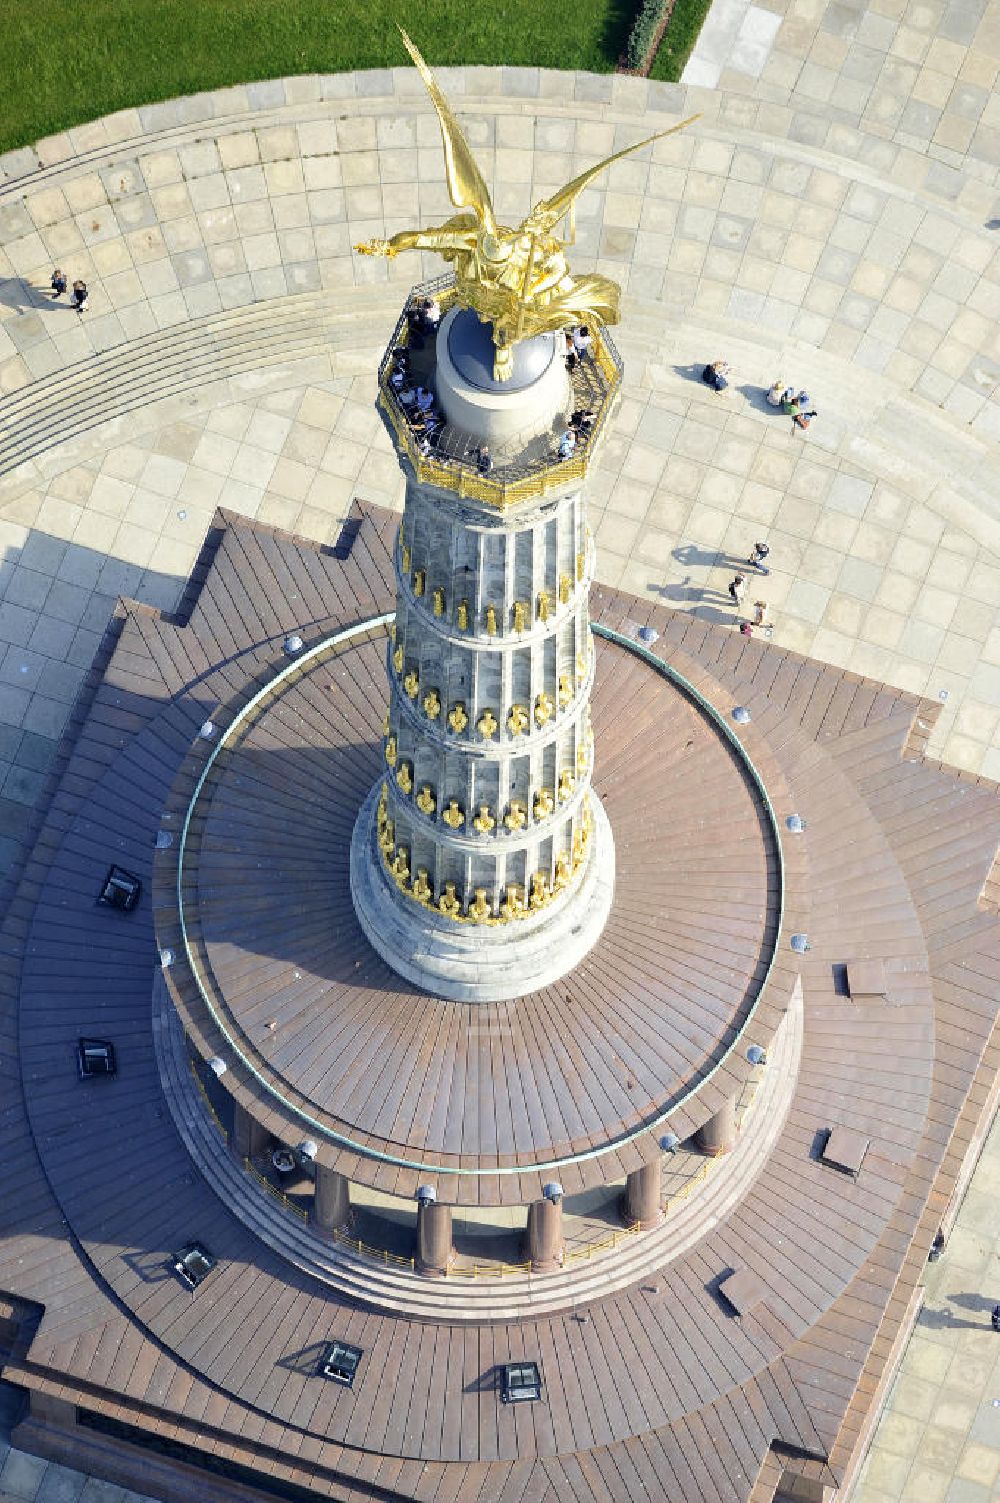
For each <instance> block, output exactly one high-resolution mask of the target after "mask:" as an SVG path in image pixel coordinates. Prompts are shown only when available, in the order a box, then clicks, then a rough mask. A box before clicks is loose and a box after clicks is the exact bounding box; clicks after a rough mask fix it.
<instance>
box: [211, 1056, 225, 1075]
mask: <svg viewBox="0 0 1000 1503" xmlns="http://www.w3.org/2000/svg"><path fill="white" fill-rule="evenodd" d="M208 1068H209V1069H210V1070H211V1072H212V1074H213V1075H214V1076H215V1077H216V1079H218V1077H219V1076H220V1075H225V1073H226V1069H227V1066H226V1061H225V1060H224V1059H220V1058H219V1056H218V1055H217V1054H213V1055H212V1058H211V1059H210V1060H209V1062H208Z"/></svg>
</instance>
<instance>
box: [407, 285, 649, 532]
mask: <svg viewBox="0 0 1000 1503" xmlns="http://www.w3.org/2000/svg"><path fill="white" fill-rule="evenodd" d="M428 292H430V293H432V294H433V295H434V296H435V297H436V298H437V300H438V302H439V303H440V305H441V311H442V313H444V312H445V311H446V310H447V309H448V308H449V307H450V306H451V304H452V303H453V302H454V301H455V297H456V292H455V284H454V279H453V278H451V277H443V278H439V279H438V280H436V281H434V282H428V283H425V284H421V285H420V286H417V287H415V288H414V289H413V291H412V293H411V295H410V297H409V298H408V299H407V302H406V307H405V308H404V310H403V312H402V314H401V315H400V318H399V320H398V322H397V324H396V328H395V330H394V332H393V336H392V338H391V339H390V341H389V344H388V348H387V353H386V356H385V358H384V359H383V361H382V365H381V368H380V370H379V383H378V384H379V394H380V397H381V400H382V407H383V410H384V411H385V412H386V413H387V414H388V416H389V420H390V422H391V423H392V426H393V428H394V429H395V432H396V437H397V438H398V440H399V444H400V447H401V448H402V450H403V451H404V453H405V454H406V457H407V459H408V460H409V462H410V464H411V465H412V467H413V470H414V473H415V474H416V477H417V479H418V480H419V481H420V483H421V484H422V485H436V486H438V487H439V488H440V489H441V490H446V491H453V492H454V493H455V494H456V495H457V496H459V497H461V498H462V499H463V500H469V501H481V502H483V503H484V504H485V505H486V506H495V507H496V508H497V510H499V511H505V510H506V509H507V508H508V507H510V506H517V505H518V503H519V502H521V501H530V500H532V499H534V498H535V497H538V496H546V495H548V493H549V492H550V491H552V490H554V489H556V487H557V486H564V485H567V484H570V483H574V482H582V481H583V480H584V479H585V477H586V474H587V463H588V459H587V456H588V454H589V453H590V451H591V450H592V449H593V448H594V444H595V442H596V440H597V438H598V436H599V434H600V433H601V431H602V429H603V428H604V424H605V422H606V420H607V419H608V417H609V416H610V414H611V409H612V407H613V406H614V402H615V399H616V397H617V395H618V390H619V387H620V385H621V372H622V364H621V358H620V356H619V355H618V352H617V350H616V349H615V348H614V345H613V344H612V342H611V339H610V336H609V335H608V333H607V331H606V330H605V329H603V328H600V327H597V326H595V328H594V330H593V343H592V345H591V350H590V354H591V359H592V360H593V363H594V364H595V365H596V367H597V369H598V370H599V371H600V373H601V376H602V377H603V379H604V395H603V398H602V400H601V403H600V406H599V408H598V409H597V415H596V418H595V420H594V425H593V429H592V430H591V434H590V437H589V438H588V440H587V444H586V447H585V449H584V451H583V453H577V454H574V455H573V456H572V457H571V458H569V459H553V460H551V461H550V462H544V461H539V462H537V463H535V464H533V465H532V466H531V468H530V469H529V470H527V472H526V473H524V474H521V475H518V476H516V477H515V478H513V479H511V480H498V479H496V478H494V476H493V475H483V474H481V473H480V471H479V469H478V468H477V466H476V465H475V464H474V463H471V462H469V461H468V460H466V459H462V458H456V459H450V460H441V459H436V458H434V457H433V456H432V455H431V456H428V455H424V454H421V453H420V451H419V449H418V448H417V445H416V441H415V439H414V437H413V434H412V433H411V431H410V426H409V424H408V422H407V421H406V417H405V415H404V414H403V412H402V410H401V408H400V405H399V402H398V401H397V398H396V393H395V391H394V390H393V388H392V386H391V384H390V380H389V377H390V375H391V373H392V358H391V357H392V351H393V350H395V349H397V348H398V347H399V346H400V345H402V346H404V347H405V346H406V344H407V343H408V342H409V326H408V323H407V312H408V311H409V308H410V306H411V302H412V299H413V298H414V297H419V296H425V295H426V294H427V293H428Z"/></svg>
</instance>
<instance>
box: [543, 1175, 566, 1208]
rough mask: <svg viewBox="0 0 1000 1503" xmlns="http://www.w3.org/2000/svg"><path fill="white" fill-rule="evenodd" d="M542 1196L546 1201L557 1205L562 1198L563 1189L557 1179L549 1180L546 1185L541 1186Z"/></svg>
mask: <svg viewBox="0 0 1000 1503" xmlns="http://www.w3.org/2000/svg"><path fill="white" fill-rule="evenodd" d="M542 1194H543V1195H544V1196H545V1199H546V1200H551V1201H552V1202H553V1204H554V1205H558V1204H559V1202H560V1201H561V1200H562V1198H563V1187H562V1185H561V1184H560V1183H559V1181H558V1180H557V1179H550V1180H549V1182H548V1184H547V1185H543V1186H542Z"/></svg>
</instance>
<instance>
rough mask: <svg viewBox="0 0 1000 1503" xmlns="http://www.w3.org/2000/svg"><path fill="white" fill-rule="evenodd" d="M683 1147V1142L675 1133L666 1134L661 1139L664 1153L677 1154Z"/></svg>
mask: <svg viewBox="0 0 1000 1503" xmlns="http://www.w3.org/2000/svg"><path fill="white" fill-rule="evenodd" d="M680 1146H681V1140H680V1138H679V1137H678V1136H677V1134H676V1133H675V1132H665V1133H664V1134H663V1136H662V1138H661V1139H660V1147H661V1148H662V1149H663V1152H664V1153H676V1152H677V1150H678V1148H679V1147H680Z"/></svg>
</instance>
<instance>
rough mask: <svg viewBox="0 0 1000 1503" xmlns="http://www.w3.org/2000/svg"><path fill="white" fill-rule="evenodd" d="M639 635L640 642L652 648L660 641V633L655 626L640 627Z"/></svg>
mask: <svg viewBox="0 0 1000 1503" xmlns="http://www.w3.org/2000/svg"><path fill="white" fill-rule="evenodd" d="M637 635H638V637H639V641H640V642H644V643H645V645H646V646H647V647H652V645H653V643H654V642H658V641H659V640H660V633H659V632H658V631H657V630H656V627H655V626H640V628H639V631H638V633H637Z"/></svg>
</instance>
